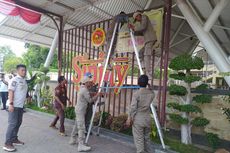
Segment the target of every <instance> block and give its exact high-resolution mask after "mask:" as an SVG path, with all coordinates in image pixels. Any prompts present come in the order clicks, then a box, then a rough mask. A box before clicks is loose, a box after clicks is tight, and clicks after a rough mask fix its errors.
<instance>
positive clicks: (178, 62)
mask: <svg viewBox="0 0 230 153" xmlns="http://www.w3.org/2000/svg"><path fill="white" fill-rule="evenodd" d="M203 67H204V62H203V60H202V58H199V57H192V56H191V55H189V54H184V55H180V56H177V57H175V58H174V59H172V60H171V62H170V64H169V68H170V69H173V70H177V71H179V70H191V69H199V70H200V69H202V68H203Z"/></svg>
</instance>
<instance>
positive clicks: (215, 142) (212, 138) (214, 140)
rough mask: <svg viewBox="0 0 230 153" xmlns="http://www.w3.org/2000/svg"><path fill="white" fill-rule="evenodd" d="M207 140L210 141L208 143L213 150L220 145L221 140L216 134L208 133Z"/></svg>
mask: <svg viewBox="0 0 230 153" xmlns="http://www.w3.org/2000/svg"><path fill="white" fill-rule="evenodd" d="M205 136H206V138H207V140H208V143H209V145H210V146H211V147H212V148H213V149H216V148H217V147H218V146H219V144H220V139H219V137H218V135H217V134H214V133H206V134H205Z"/></svg>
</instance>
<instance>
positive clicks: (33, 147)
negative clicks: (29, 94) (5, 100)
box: [0, 111, 135, 153]
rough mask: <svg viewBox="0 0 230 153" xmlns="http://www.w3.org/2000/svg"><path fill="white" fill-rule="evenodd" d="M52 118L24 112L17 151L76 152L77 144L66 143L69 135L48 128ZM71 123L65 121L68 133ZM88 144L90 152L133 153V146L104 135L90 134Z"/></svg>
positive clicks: (0, 136)
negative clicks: (20, 143) (62, 134)
mask: <svg viewBox="0 0 230 153" xmlns="http://www.w3.org/2000/svg"><path fill="white" fill-rule="evenodd" d="M7 117H8V114H7V112H6V111H0V153H5V151H3V150H2V147H3V144H4V141H5V132H6V128H7ZM51 121H52V118H51V117H49V116H44V115H39V114H35V113H31V112H26V113H25V114H24V118H23V124H22V126H21V128H20V132H19V139H20V140H22V141H24V142H25V143H26V144H25V145H24V146H17V147H16V148H17V152H18V153H77V145H75V146H71V145H69V144H68V141H69V136H67V137H62V136H59V135H58V131H56V130H53V129H50V128H49V127H48V126H49V124H50V122H51ZM71 130H72V125H71V124H70V123H66V132H67V134H68V135H70V133H71ZM89 144H90V145H91V146H92V151H91V153H135V148H134V147H133V146H130V145H125V144H123V143H119V142H116V141H113V140H111V139H107V138H104V137H97V136H91V137H90V141H89Z"/></svg>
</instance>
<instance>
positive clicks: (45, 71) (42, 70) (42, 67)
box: [39, 66, 49, 75]
mask: <svg viewBox="0 0 230 153" xmlns="http://www.w3.org/2000/svg"><path fill="white" fill-rule="evenodd" d="M39 71H41V72H43V73H44V74H45V75H47V73H48V72H49V68H48V67H44V66H41V67H40V69H39Z"/></svg>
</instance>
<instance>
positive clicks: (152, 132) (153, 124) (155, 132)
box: [150, 114, 158, 140]
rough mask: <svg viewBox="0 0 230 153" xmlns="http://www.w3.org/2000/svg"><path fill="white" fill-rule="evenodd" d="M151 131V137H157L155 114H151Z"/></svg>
mask: <svg viewBox="0 0 230 153" xmlns="http://www.w3.org/2000/svg"><path fill="white" fill-rule="evenodd" d="M151 118H152V120H151V133H150V139H151V140H153V139H154V138H156V137H157V136H158V135H157V127H156V125H155V122H154V119H153V115H152V114H151Z"/></svg>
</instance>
